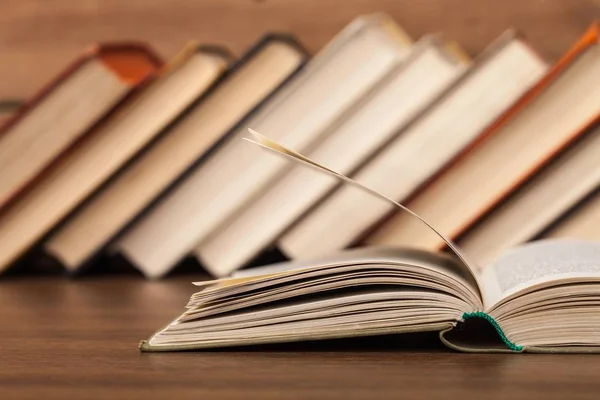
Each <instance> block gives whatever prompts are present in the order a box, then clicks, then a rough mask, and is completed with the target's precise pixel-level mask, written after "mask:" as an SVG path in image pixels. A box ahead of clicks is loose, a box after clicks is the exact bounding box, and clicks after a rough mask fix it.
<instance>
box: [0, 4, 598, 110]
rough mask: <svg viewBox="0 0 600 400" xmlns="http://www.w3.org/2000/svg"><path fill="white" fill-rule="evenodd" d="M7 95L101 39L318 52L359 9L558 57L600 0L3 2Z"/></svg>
mask: <svg viewBox="0 0 600 400" xmlns="http://www.w3.org/2000/svg"><path fill="white" fill-rule="evenodd" d="M0 7H1V12H0V38H2V40H1V41H0V59H1V60H2V62H1V63H0V98H6V97H17V98H22V97H26V96H29V95H31V94H32V93H34V91H35V90H36V89H37V88H38V87H40V85H42V84H43V83H44V82H45V81H47V80H49V79H50V78H51V77H52V76H53V75H54V74H56V73H57V72H58V71H59V70H60V69H61V67H62V66H63V65H64V64H65V63H67V62H68V61H69V60H70V59H72V58H74V57H75V56H76V55H77V54H78V52H79V51H81V49H82V48H84V47H85V46H87V45H88V44H90V43H93V42H96V41H107V40H120V39H134V40H144V41H148V42H150V43H151V44H152V45H153V46H155V47H156V48H157V49H158V51H159V52H160V53H161V54H163V55H164V56H165V57H170V56H172V55H173V54H175V53H176V52H177V51H178V50H179V49H180V48H181V47H182V46H183V44H184V43H186V41H188V40H190V39H197V40H200V41H202V42H206V43H218V44H222V45H225V46H227V47H229V48H230V49H231V50H232V51H234V52H235V53H236V54H240V53H241V52H242V51H243V50H244V49H246V48H247V47H248V46H249V45H250V44H251V43H252V42H253V41H255V40H256V39H257V38H258V37H260V36H261V35H262V34H263V33H264V32H266V31H285V32H292V33H294V34H296V35H297V36H298V37H299V38H300V39H301V40H302V41H303V42H304V43H305V44H306V46H307V47H308V48H309V50H311V51H312V52H314V51H316V50H318V49H319V48H320V47H321V46H323V44H325V43H326V42H327V41H328V40H329V39H330V38H331V37H332V36H333V35H334V34H335V32H337V31H338V30H339V29H341V28H342V27H343V26H344V25H345V24H346V23H347V22H348V21H349V20H351V19H352V18H353V17H355V16H356V15H358V14H361V13H369V12H375V11H385V12H388V13H389V14H391V15H392V16H393V17H394V18H395V19H396V20H397V21H398V22H399V23H400V24H401V25H402V26H403V27H404V28H405V29H406V31H407V32H408V33H410V34H411V35H412V36H413V37H415V38H417V37H419V36H421V35H423V34H425V33H429V32H442V33H444V34H445V35H446V36H447V37H448V38H452V39H455V40H457V41H458V42H460V43H461V44H462V45H463V46H464V47H465V49H466V50H467V51H468V52H469V53H471V54H476V53H477V52H479V51H480V50H481V49H483V48H484V47H485V46H486V45H487V44H488V43H489V42H490V41H491V40H493V39H494V38H495V37H496V36H498V35H499V34H500V33H501V32H502V31H504V30H505V29H506V28H508V27H511V26H515V27H517V28H520V29H521V30H522V31H523V32H524V33H525V34H526V35H527V36H528V37H529V38H530V39H531V41H532V42H533V43H534V44H535V46H536V47H537V48H539V50H540V51H541V52H542V54H544V55H545V56H547V57H548V58H549V59H555V58H557V57H558V56H559V55H560V54H561V53H562V52H563V51H565V50H566V49H567V48H568V47H569V45H570V44H571V43H572V42H573V41H574V40H575V39H576V38H577V37H578V36H579V35H580V34H581V33H582V32H583V30H584V29H585V28H586V26H587V25H588V24H589V23H590V22H591V21H592V20H593V19H594V18H599V17H600V0H503V1H497V0H344V1H336V0H254V1H251V0H128V1H123V0H103V1H97V0H52V1H48V0H0Z"/></svg>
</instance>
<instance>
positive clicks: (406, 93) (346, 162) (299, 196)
mask: <svg viewBox="0 0 600 400" xmlns="http://www.w3.org/2000/svg"><path fill="white" fill-rule="evenodd" d="M465 67H466V65H465V64H457V63H453V62H452V61H449V60H448V59H447V58H446V55H444V54H443V53H442V52H441V51H440V49H439V48H437V47H435V46H430V47H429V48H427V49H426V50H424V51H421V53H420V55H419V56H417V57H416V59H415V60H414V61H413V62H412V63H411V62H409V65H408V66H406V68H399V69H398V71H397V72H396V73H395V74H392V75H391V77H390V78H389V79H386V80H385V81H384V82H381V83H380V84H379V89H378V90H377V91H376V92H375V93H374V94H372V95H371V96H369V98H367V99H365V101H364V102H363V103H362V104H359V105H358V106H357V107H356V110H357V111H356V112H355V113H353V114H352V115H351V116H350V117H349V118H348V119H347V120H345V121H343V123H342V124H340V125H338V126H335V127H334V128H333V129H331V131H330V132H329V133H328V134H327V138H326V139H325V140H324V141H323V142H322V143H321V144H320V145H319V146H318V147H317V148H316V149H315V150H314V151H313V152H310V156H311V157H312V158H314V159H316V160H319V161H320V162H323V163H326V164H327V165H329V166H330V167H331V168H334V169H335V170H336V171H340V172H341V173H344V174H346V173H349V172H350V171H351V170H352V169H353V168H355V167H356V166H357V165H358V164H360V163H362V162H363V161H364V160H366V158H367V157H368V156H369V155H370V154H372V153H373V152H374V151H376V149H377V148H379V147H380V146H381V145H382V143H383V141H384V140H386V139H387V138H389V136H390V135H391V134H393V132H397V131H398V129H399V127H401V126H402V125H404V124H406V123H407V122H408V121H410V118H411V117H413V116H414V115H416V114H417V113H418V112H419V111H420V110H422V109H423V108H424V107H425V106H426V105H427V104H429V103H430V102H431V101H432V100H433V99H435V96H436V95H438V94H439V93H440V92H441V91H442V90H443V89H444V88H446V87H447V86H448V85H449V84H450V83H451V82H453V81H454V79H456V78H457V77H458V76H459V74H460V73H461V72H462V71H464V69H465ZM337 183H339V181H338V180H336V179H333V178H332V177H329V176H326V175H323V174H319V173H316V172H315V171H311V170H309V169H307V168H303V167H302V166H295V167H294V168H293V169H292V170H290V171H289V172H288V173H287V174H286V175H285V176H284V177H282V179H280V180H278V181H275V182H274V183H273V184H271V185H270V187H269V188H268V189H267V190H266V191H265V192H264V193H262V194H261V196H259V197H258V198H257V199H255V200H254V202H252V203H251V204H249V205H247V206H246V207H244V208H243V209H242V210H240V212H239V213H237V214H234V215H232V217H230V218H229V220H228V221H227V222H225V223H224V224H222V225H221V226H220V227H219V229H217V230H216V231H215V232H214V233H212V234H211V235H210V236H209V237H208V238H207V239H206V240H205V241H203V242H201V243H200V245H199V246H197V247H196V252H197V254H198V255H200V256H201V258H202V261H203V264H204V265H205V266H207V268H209V269H210V270H211V271H214V272H217V273H218V274H219V275H222V274H226V273H228V272H230V271H231V270H233V269H235V268H237V267H239V266H240V265H242V264H244V263H245V262H247V261H249V260H250V259H251V258H253V257H254V256H255V255H256V254H257V253H258V252H259V251H261V250H262V249H264V248H265V247H266V246H268V245H270V244H271V243H272V242H273V241H274V240H275V239H276V238H277V237H278V236H279V234H280V233H281V232H282V231H283V230H284V229H285V228H286V227H287V226H288V225H290V224H292V223H293V222H294V221H295V220H296V218H298V217H299V216H300V215H302V213H304V212H305V211H306V210H307V209H308V208H309V207H310V206H311V205H312V204H314V202H316V201H317V200H318V199H319V198H320V197H321V196H322V195H324V194H325V193H326V191H328V190H329V189H331V188H333V187H334V186H335V185H336V184H337ZM257 226H260V227H261V229H255V227H257ZM249 230H252V232H253V234H252V235H248V234H247V232H248V231H249ZM232 246H235V251H223V249H226V248H232Z"/></svg>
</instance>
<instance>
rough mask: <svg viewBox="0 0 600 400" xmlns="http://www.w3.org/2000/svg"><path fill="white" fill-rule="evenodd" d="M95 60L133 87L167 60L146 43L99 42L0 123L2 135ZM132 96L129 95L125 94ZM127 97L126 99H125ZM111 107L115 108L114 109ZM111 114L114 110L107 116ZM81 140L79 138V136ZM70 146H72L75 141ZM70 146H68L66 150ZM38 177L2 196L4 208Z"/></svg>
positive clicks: (130, 88) (0, 133)
mask: <svg viewBox="0 0 600 400" xmlns="http://www.w3.org/2000/svg"><path fill="white" fill-rule="evenodd" d="M91 60H100V62H101V63H102V64H103V65H104V66H105V67H106V68H107V69H108V70H109V71H110V72H111V73H112V74H114V76H115V77H116V78H117V79H118V80H119V81H121V82H123V83H124V84H125V85H126V86H128V87H129V90H134V89H136V88H138V87H140V86H143V85H144V84H145V83H146V82H147V81H148V80H150V79H151V78H152V77H153V76H154V75H155V74H156V71H157V70H158V68H160V67H162V65H163V61H162V60H161V59H160V57H159V56H158V55H157V54H156V53H155V52H154V51H153V50H152V49H151V48H150V47H149V46H147V45H145V44H142V43H134V42H116V43H103V44H95V45H92V46H90V47H89V48H87V49H86V50H85V51H84V52H83V53H82V54H81V55H80V56H79V57H78V58H76V59H75V60H74V61H72V62H71V63H70V64H69V65H67V67H66V68H65V69H64V70H62V71H61V72H60V73H59V74H58V75H56V76H54V77H53V79H52V80H51V81H50V82H48V83H47V84H46V85H45V86H44V87H43V88H42V89H40V90H39V91H38V92H37V93H36V94H35V95H34V96H32V97H31V98H29V99H28V100H27V101H25V102H24V103H23V104H22V105H21V106H20V107H19V108H18V109H17V110H16V111H15V112H14V113H13V114H12V115H11V116H10V117H9V118H8V119H6V120H5V121H4V123H3V124H0V135H5V134H9V131H10V130H11V128H12V127H13V126H15V125H17V124H19V122H20V121H22V120H24V119H25V118H27V116H28V114H29V113H30V112H31V111H32V110H33V109H35V107H37V106H38V105H40V104H42V103H43V102H44V101H45V100H46V99H47V98H49V97H50V96H51V95H52V93H53V92H54V91H55V90H56V89H57V88H58V87H60V86H61V84H63V83H64V82H65V81H67V80H68V79H69V78H70V77H71V76H72V75H73V74H75V73H76V72H77V71H78V70H79V69H81V68H82V67H83V66H84V65H85V64H86V63H87V62H89V61H91ZM125 97H128V96H125ZM122 100H123V99H122ZM122 100H121V101H119V102H117V103H116V104H115V106H114V107H113V108H112V109H114V108H116V107H117V106H118V104H120V103H121V102H122ZM112 109H111V110H112ZM108 114H110V110H109V111H108V112H107V114H106V115H108ZM83 135H85V131H84V132H82V133H81V135H80V137H81V136H83ZM77 139H79V138H77ZM76 141H77V140H75V141H74V142H73V143H71V145H69V148H70V147H72V146H73V145H74V144H75V142H76ZM66 150H67V149H65V151H66ZM60 155H61V154H59V155H58V156H56V157H54V158H52V159H51V160H50V162H49V163H47V165H45V167H48V166H49V165H51V164H52V163H53V162H55V161H56V159H58V158H59V157H60ZM36 179H37V177H34V178H33V179H31V180H30V181H28V182H27V183H25V184H24V185H22V186H21V187H19V188H18V189H17V190H15V191H14V192H12V193H11V194H9V195H8V197H7V198H0V208H3V207H4V206H6V204H7V203H9V202H12V201H13V200H14V199H15V197H16V196H17V195H18V194H19V193H21V192H22V191H23V190H25V189H26V188H27V187H30V186H31V185H32V184H33V183H34V182H35V181H36Z"/></svg>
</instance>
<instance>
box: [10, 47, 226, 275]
mask: <svg viewBox="0 0 600 400" xmlns="http://www.w3.org/2000/svg"><path fill="white" fill-rule="evenodd" d="M227 63H228V58H227V57H224V56H223V51H221V50H218V51H215V50H214V49H212V48H210V49H199V48H198V46H197V45H194V46H190V47H188V48H186V49H185V50H184V51H183V53H182V54H181V55H180V56H179V57H176V58H175V59H174V60H173V62H172V63H170V64H168V65H165V66H164V67H163V68H162V69H161V70H160V71H159V73H157V74H156V76H155V77H154V78H153V79H152V80H151V81H149V82H148V83H147V84H146V85H144V88H143V89H142V90H140V91H138V92H136V93H135V94H134V95H132V96H130V97H128V98H127V100H126V101H125V102H123V103H122V104H120V106H119V107H118V108H117V109H116V110H114V112H112V113H111V114H110V115H109V116H107V117H106V118H104V119H103V120H102V121H101V122H100V123H98V124H96V125H95V126H94V127H93V128H92V129H91V131H90V132H88V133H87V134H86V135H85V136H84V137H83V138H82V139H81V140H79V141H77V143H75V145H74V146H72V147H71V148H70V149H69V151H67V152H65V154H63V156H62V157H60V159H58V160H57V161H56V162H55V163H53V165H52V166H51V167H50V168H48V169H46V170H45V171H44V173H43V174H41V176H40V177H39V178H38V179H37V182H36V184H35V185H33V186H32V187H31V188H28V189H27V190H25V191H24V192H23V193H22V194H21V195H20V196H19V198H18V201H15V202H14V203H12V204H10V205H9V206H8V207H6V208H5V209H4V210H2V212H0V248H2V249H3V251H2V253H1V254H0V271H2V270H4V269H6V268H8V266H9V265H11V263H13V261H16V260H17V259H18V258H19V257H20V256H21V255H23V254H25V253H26V252H27V251H28V250H29V249H30V248H31V247H33V246H34V245H35V244H37V243H38V242H39V241H41V240H42V239H43V238H44V237H45V236H46V235H47V234H49V233H50V232H51V231H52V229H54V228H55V227H56V226H57V224H59V223H60V222H61V221H63V220H64V219H65V218H66V217H67V216H68V215H69V214H70V213H71V212H73V210H74V209H75V208H76V207H78V206H80V205H81V204H82V203H83V202H84V201H85V200H86V199H87V198H88V197H89V196H90V195H92V194H93V193H94V191H96V190H97V189H98V188H99V187H100V186H101V185H102V184H104V183H105V182H106V181H107V180H108V179H109V178H110V177H111V176H112V175H113V174H114V173H116V172H117V171H118V170H119V169H120V168H122V167H123V166H124V165H125V164H126V163H127V162H128V161H129V160H131V159H132V157H134V156H135V155H136V154H138V152H139V151H141V150H142V149H143V148H144V147H146V146H147V145H148V144H149V143H151V142H152V141H153V139H154V138H155V137H156V135H158V134H159V133H160V132H161V131H162V130H163V129H164V128H165V127H166V126H168V125H169V124H170V123H171V122H172V120H173V119H175V118H176V117H177V116H178V115H179V114H180V113H181V112H183V111H184V110H185V109H186V108H187V107H188V106H190V104H191V103H193V102H194V101H195V100H197V99H198V98H199V97H201V95H202V94H203V93H204V92H205V91H206V90H207V89H209V88H210V87H211V86H212V85H213V83H214V82H215V81H216V80H217V79H218V78H219V77H220V76H221V74H222V73H223V72H224V71H225V69H226V67H227ZM89 95H93V94H89ZM84 236H85V234H84Z"/></svg>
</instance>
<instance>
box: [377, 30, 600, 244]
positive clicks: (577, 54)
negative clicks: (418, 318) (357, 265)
mask: <svg viewBox="0 0 600 400" xmlns="http://www.w3.org/2000/svg"><path fill="white" fill-rule="evenodd" d="M599 36H600V24H597V23H596V24H594V25H592V27H591V28H590V29H589V30H588V31H587V32H586V33H585V35H584V36H583V37H582V38H581V39H580V40H579V41H578V42H577V43H576V44H575V46H574V47H573V48H572V49H571V50H570V51H569V52H567V54H565V55H564V56H563V57H562V58H561V59H560V60H559V61H558V62H557V63H556V64H555V66H554V67H553V68H551V70H550V71H549V72H548V74H546V76H544V78H542V79H541V80H540V82H539V83H538V84H537V85H535V86H534V87H533V88H532V89H531V90H530V91H529V92H528V93H527V94H526V95H525V96H523V98H521V99H520V100H519V101H518V102H517V103H516V104H515V105H513V106H512V107H511V108H510V109H509V110H508V111H506V113H504V115H503V116H502V117H501V118H500V119H499V120H498V121H496V123H495V124H494V125H493V126H492V127H490V129H488V130H487V131H486V132H485V133H484V134H483V135H482V136H481V138H480V139H479V140H478V141H477V142H476V143H474V144H473V145H472V146H469V147H468V148H467V149H465V151H463V152H462V153H461V154H460V155H459V156H457V157H456V158H455V159H454V160H453V161H452V163H451V164H450V165H449V166H448V168H446V169H445V170H444V171H443V173H442V174H440V175H438V176H436V177H435V178H434V179H431V180H430V181H429V182H428V183H427V184H426V185H423V187H422V189H421V190H419V191H418V193H417V194H416V195H414V196H413V197H412V198H411V199H409V200H407V201H406V202H405V204H406V206H408V207H409V208H411V209H412V210H414V211H415V212H416V213H418V214H419V215H422V216H423V217H424V218H427V219H428V220H431V221H433V222H434V223H435V224H436V226H438V227H439V228H440V229H441V231H442V232H444V233H445V234H446V235H448V236H449V237H451V238H453V239H454V238H458V237H459V236H460V235H461V234H463V233H465V232H466V231H467V229H469V228H470V227H472V226H473V225H474V224H475V223H476V222H477V221H478V220H479V219H480V218H481V217H483V216H484V215H485V214H486V213H487V212H489V211H490V210H492V209H493V208H494V207H495V206H496V205H498V204H499V203H500V202H501V201H502V200H504V199H505V198H506V197H507V196H508V195H509V194H510V193H511V192H512V191H513V190H515V189H516V188H518V187H519V186H520V185H521V184H522V183H523V182H525V181H527V179H529V178H530V177H531V176H533V175H534V174H535V173H536V172H537V171H538V170H540V168H542V167H543V166H544V165H545V164H546V163H547V162H548V161H549V160H551V159H552V158H554V157H555V156H556V155H557V154H559V153H560V152H561V151H563V150H564V149H565V148H566V147H567V146H569V145H570V144H571V143H573V142H575V141H576V140H577V139H578V138H579V137H580V136H581V135H583V134H584V133H585V132H586V129H587V128H588V127H589V126H590V124H591V123H592V122H593V121H595V120H597V118H598V116H599V114H600V46H599V45H598V40H599ZM448 204H452V205H453V208H452V212H448V208H447V205H448ZM366 243H368V244H372V245H395V246H402V245H406V244H410V245H411V246H415V247H418V248H422V249H427V250H437V249H440V248H443V247H444V246H445V244H444V243H443V241H441V240H440V239H437V238H435V237H431V236H430V235H428V234H427V232H422V231H418V230H416V229H415V228H414V224H412V223H411V221H410V220H408V219H407V218H406V217H405V216H404V215H402V214H397V215H392V216H391V217H390V218H388V219H387V220H386V221H385V224H384V225H383V226H382V227H381V228H379V229H378V230H377V231H375V232H374V233H373V234H371V235H370V236H369V237H367V239H366Z"/></svg>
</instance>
